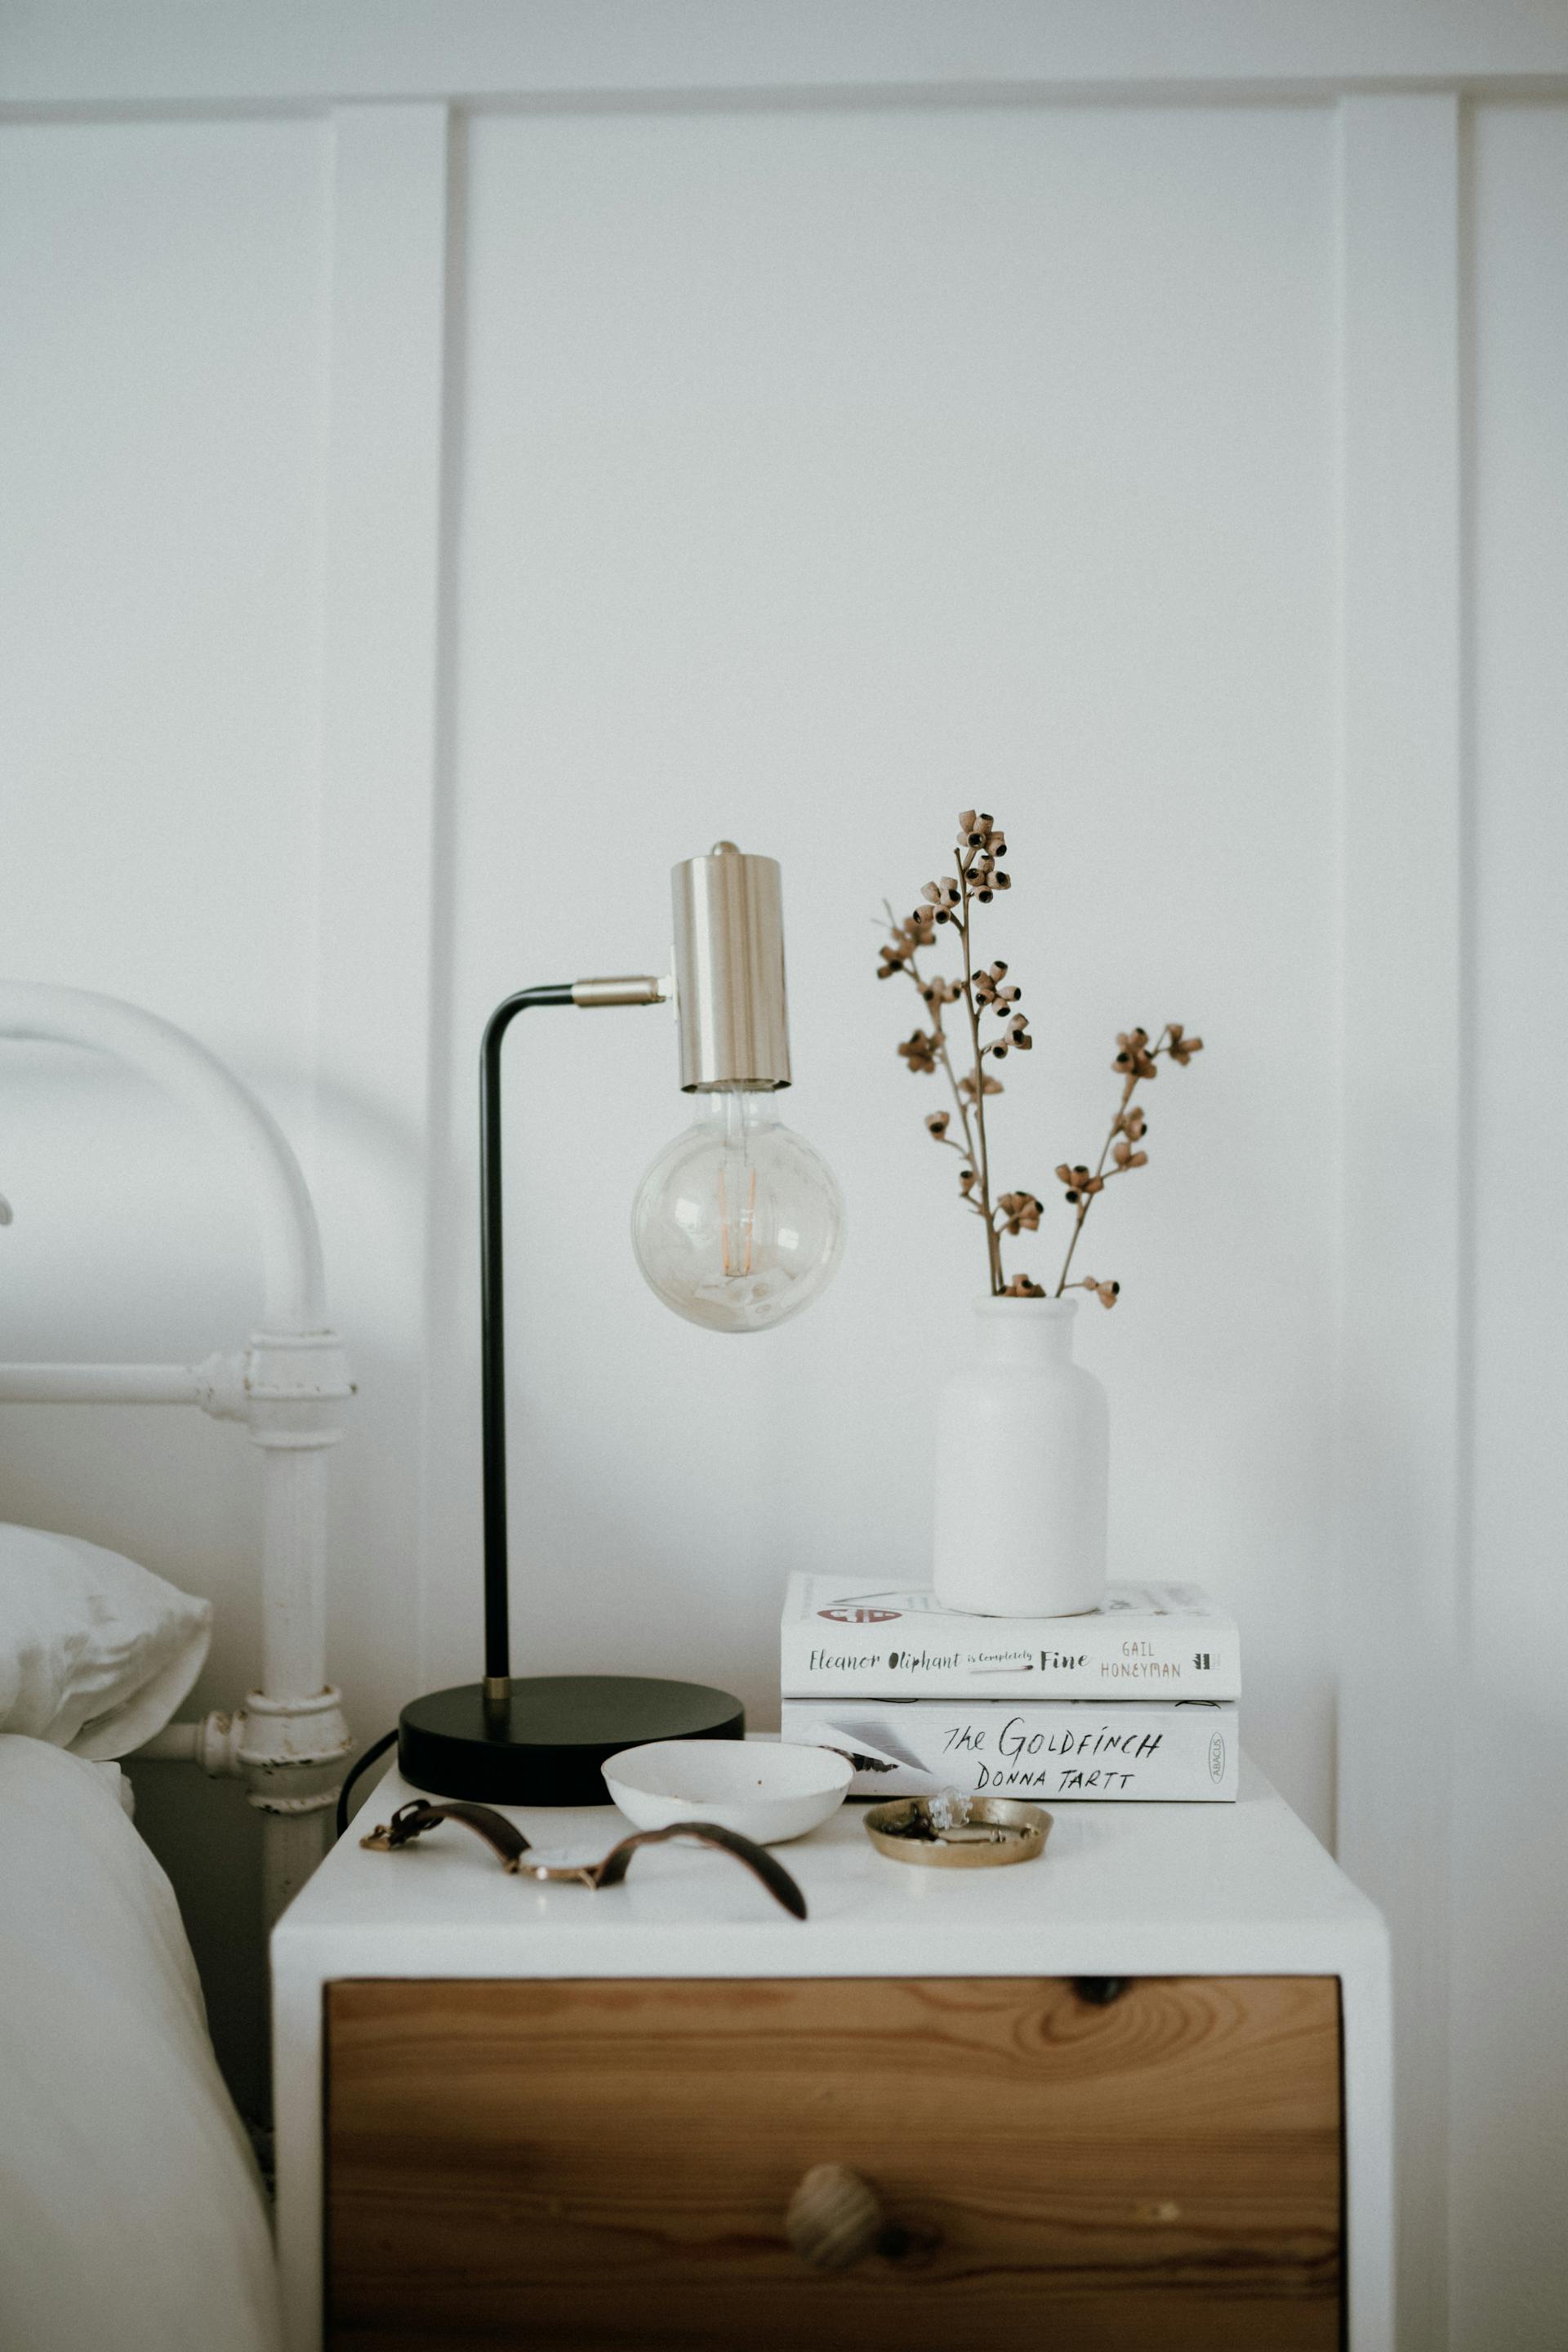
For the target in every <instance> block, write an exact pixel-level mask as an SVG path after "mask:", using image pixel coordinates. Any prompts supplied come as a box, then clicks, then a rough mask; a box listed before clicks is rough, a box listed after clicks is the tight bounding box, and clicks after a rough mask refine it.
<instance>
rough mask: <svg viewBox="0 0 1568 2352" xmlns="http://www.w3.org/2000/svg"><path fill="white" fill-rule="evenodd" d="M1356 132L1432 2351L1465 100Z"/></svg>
mask: <svg viewBox="0 0 1568 2352" xmlns="http://www.w3.org/2000/svg"><path fill="white" fill-rule="evenodd" d="M1340 141H1341V145H1340V164H1341V184H1340V196H1341V236H1342V244H1341V293H1342V314H1341V323H1342V350H1341V360H1342V386H1341V389H1342V482H1341V531H1342V558H1343V577H1342V842H1341V846H1342V925H1343V966H1342V975H1343V977H1342V987H1343V998H1342V1003H1343V1054H1344V1058H1343V1097H1342V1119H1343V1128H1342V1140H1343V1192H1342V1234H1343V1255H1342V1334H1341V1337H1342V1345H1341V1361H1340V1369H1341V1381H1340V1495H1339V1503H1340V1531H1341V1544H1340V1559H1339V1561H1338V1576H1337V1593H1336V1615H1337V1619H1338V1633H1339V1655H1340V1662H1341V1670H1342V1671H1341V1685H1340V1703H1339V1755H1338V1780H1339V1852H1340V1858H1341V1860H1342V1863H1343V1864H1344V1865H1345V1867H1346V1869H1347V1870H1348V1871H1349V1872H1350V1874H1351V1875H1352V1877H1353V1878H1354V1879H1355V1880H1356V1881H1357V1882H1358V1884H1360V1885H1363V1886H1364V1887H1365V1888H1366V1889H1367V1891H1368V1892H1369V1893H1370V1894H1371V1895H1373V1897H1374V1898H1375V1899H1376V1900H1377V1901H1378V1902H1379V1903H1380V1904H1381V1905H1382V1906H1383V1908H1384V1912H1385V1913H1386V1915H1387V1917H1388V1920H1389V1925H1390V1927H1391V1930H1392V1933H1393V1937H1394V1981H1395V2003H1394V2007H1395V2017H1396V2020H1397V2029H1398V2055H1397V2058H1396V2085H1397V2088H1396V2098H1397V2106H1398V2119H1399V2121H1398V2163H1399V2187H1400V2251H1399V2262H1398V2295H1399V2318H1400V2341H1401V2343H1402V2344H1404V2345H1405V2346H1408V2347H1417V2346H1418V2347H1422V2352H1436V2347H1441V2346H1443V2345H1445V2344H1446V2343H1447V2340H1448V2336H1447V2325H1448V2323H1447V2280H1446V2276H1445V2272H1444V2265H1443V2263H1442V2261H1441V2259H1440V2250H1441V2249H1443V2248H1444V2247H1445V2246H1446V2244H1447V2200H1448V2153H1447V2123H1448V2096H1447V2074H1446V2070H1445V2063H1444V2062H1443V2060H1442V2058H1441V2056H1440V2053H1445V2052H1446V2050H1447V2035H1448V2005H1449V1943H1450V1913H1451V1905H1452V1900H1453V1890H1452V1885H1451V1872H1452V1865H1451V1852H1452V1828H1453V1796H1452V1748H1451V1727H1452V1724H1453V1720H1454V1714H1453V1708H1454V1700H1455V1696H1456V1690H1457V1652H1458V1632H1459V1628H1460V1625H1461V1623H1462V1617H1463V1585H1464V1557H1463V1516H1462V1514H1463V1500H1464V1497H1463V1491H1462V1468H1461V1465H1462V1461H1463V1435H1462V1408H1463V1401H1464V1375H1463V1339H1464V1318H1463V1310H1462V1288H1463V1268H1464V1261H1463V1250H1464V1238H1463V1225H1462V1211H1463V1198H1462V1189H1463V1188H1462V1175H1461V1171H1462V1137H1463V1132H1464V1116H1463V1114H1464V1105H1463V1100H1462V1089H1463V1061H1462V1052H1461V1040H1462V1035H1463V1019H1462V1003H1461V990H1462V982H1463V978H1464V970H1463V964H1464V955H1463V843H1464V824H1463V789H1464V758H1463V709H1462V704H1463V686H1462V635H1463V614H1462V571H1461V562H1462V543H1461V542H1462V513H1463V489H1462V478H1461V477H1462V461H1461V415H1460V411H1461V380H1462V378H1461V283H1460V278H1461V239H1460V101H1459V100H1458V98H1457V97H1456V96H1453V95H1443V96H1411V97H1404V96H1400V97H1386V98H1385V97H1364V98H1363V97H1356V98H1349V99H1346V100H1343V101H1342V106H1341V110H1340ZM1353 2226H1354V2217H1353V2215H1352V2228H1353Z"/></svg>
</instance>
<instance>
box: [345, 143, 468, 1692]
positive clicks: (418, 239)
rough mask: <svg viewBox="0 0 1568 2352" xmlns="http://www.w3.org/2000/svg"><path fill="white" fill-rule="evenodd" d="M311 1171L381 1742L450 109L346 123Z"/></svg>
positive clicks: (412, 1245)
mask: <svg viewBox="0 0 1568 2352" xmlns="http://www.w3.org/2000/svg"><path fill="white" fill-rule="evenodd" d="M331 142H332V186H331V307H330V312H329V328H328V344H327V392H326V399H327V488H326V499H325V583H324V595H323V625H322V633H321V804H320V816H319V839H318V882H317V887H318V890H319V893H320V909H319V918H318V927H317V962H316V972H317V1000H316V1020H317V1034H316V1054H315V1085H316V1097H315V1104H314V1113H315V1124H316V1134H315V1138H314V1143H315V1151H314V1167H313V1172H314V1177H315V1181H316V1185H317V1191H318V1200H319V1203H320V1208H321V1225H322V1239H323V1244H324V1247H325V1250H326V1255H327V1264H328V1267H329V1271H330V1276H331V1296H332V1312H333V1314H334V1316H335V1317H336V1318H337V1320H338V1323H339V1326H340V1328H342V1329H343V1330H344V1331H345V1332H347V1333H349V1334H351V1335H352V1337H351V1341H350V1344H351V1347H352V1349H353V1363H354V1367H355V1370H356V1373H357V1376H358V1378H359V1381H360V1383H361V1387H362V1390H363V1393H364V1394H365V1396H366V1397H367V1398H370V1399H373V1400H374V1406H373V1410H374V1417H375V1418H374V1431H375V1435H374V1443H372V1444H365V1445H361V1446H357V1447H356V1446H353V1445H350V1446H349V1447H347V1448H346V1449H343V1450H342V1475H341V1476H340V1477H339V1479H338V1480H337V1483H336V1485H335V1486H334V1490H333V1512H334V1517H335V1521H336V1527H337V1541H338V1547H339V1556H340V1557H341V1558H342V1559H343V1560H344V1561H345V1562H347V1561H355V1562H362V1561H363V1563H365V1566H366V1569H367V1570H369V1573H368V1574H367V1575H366V1576H365V1577H364V1578H363V1579H362V1578H360V1577H356V1576H355V1575H354V1574H353V1572H352V1571H351V1572H350V1573H349V1574H348V1575H346V1576H344V1577H342V1578H341V1579H340V1580H338V1581H337V1582H336V1584H335V1585H334V1588H333V1596H332V1598H333V1608H334V1624H333V1654H334V1657H335V1658H337V1659H339V1660H341V1662H342V1663H341V1664H340V1665H339V1667H338V1672H339V1674H340V1675H342V1677H344V1678H345V1688H346V1690H347V1693H348V1696H349V1699H350V1703H351V1706H353V1707H354V1708H355V1709H356V1710H357V1711H356V1714H355V1717H354V1720H355V1722H356V1724H357V1727H358V1728H359V1730H360V1731H361V1733H362V1735H363V1737H364V1738H366V1739H369V1738H372V1737H374V1735H375V1734H376V1733H377V1732H379V1731H380V1730H382V1729H383V1728H384V1723H385V1721H386V1720H387V1718H388V1717H389V1713H390V1711H391V1709H392V1707H393V1706H394V1703H395V1699H396V1698H397V1697H398V1696H399V1695H400V1694H401V1695H404V1696H406V1695H407V1687H408V1680H409V1676H410V1675H411V1674H415V1675H416V1671H417V1660H418V1656H419V1635H418V1624H419V1615H420V1611H421V1608H422V1605H423V1596H424V1587H423V1582H422V1580H421V1578H420V1575H419V1572H418V1571H419V1563H420V1560H421V1558H422V1557H423V1546H424V1538H425V1533H426V1527H425V1520H424V1516H423V1515H424V1508H425V1496H424V1482H423V1479H422V1476H421V1469H420V1465H421V1460H422V1454H423V1450H424V1445H425V1421H424V1416H425V1395H426V1368H427V1361H428V1359H427V1352H426V1345H425V1338H426V1304H427V1294H426V1283H427V1270H428V1268H427V1256H428V1254H427V1246H426V1218H427V1214H428V1202H429V1185H428V1181H427V1154H428V1139H429V1134H430V1087H431V1083H432V1081H431V1070H430V1030H431V1020H432V1005H433V1003H434V1001H435V999H436V994H437V985H436V970H435V963H434V953H435V950H434V940H433V926H434V922H435V919H436V888H435V877H436V873H437V856H436V851H437V824H438V801H439V794H440V785H441V757H442V739H441V720H440V709H439V693H440V681H441V665H442V661H443V657H444V650H443V649H444V643H445V640H444V637H443V633H442V621H441V588H442V571H443V563H444V560H445V559H444V552H443V549H444V541H443V535H442V534H443V524H442V506H443V491H444V486H445V479H446V470H447V440H446V405H447V404H446V385H447V348H448V337H447V261H448V218H447V191H448V179H449V172H450V135H449V120H448V110H447V108H446V107H445V106H443V105H439V104H430V103H426V104H416V105H392V106H350V107H341V108H339V109H337V110H335V112H334V113H333V115H332V118H331Z"/></svg>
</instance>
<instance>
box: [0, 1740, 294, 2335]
mask: <svg viewBox="0 0 1568 2352" xmlns="http://www.w3.org/2000/svg"><path fill="white" fill-rule="evenodd" d="M280 2342H281V2336H280V2330H279V2317H278V2294H277V2284H276V2279H275V2274H274V2268H273V2255H272V2242H271V2235H270V2230H269V2227H268V2214H267V2209H266V2200H265V2198H264V2195H263V2192H262V2188H261V2183H260V2180H259V2178H258V2174H257V2170H256V2167H255V2163H254V2161H253V2159H252V2157H251V2152H250V2147H249V2143H248V2141H247V2137H246V2134H245V2131H244V2128H243V2126H242V2125H241V2123H240V2121H239V2118H238V2116H237V2114H236V2113H235V2110H234V2107H233V2105H232V2104H231V2103H230V2100H229V2097H228V2095H227V2092H226V2089H225V2087H224V2083H223V2079H222V2077H221V2075H220V2074H219V2073H218V2069H217V2062H216V2058H215V2057H214V2055H213V2048H212V2043H211V2042H210V2041H209V2040H208V2038H207V2032H206V2023H205V2013H204V2011H203V2006H202V1996H201V1990H200V1987H199V1985H198V1982H197V1979H196V1971H195V1962H194V1961H193V1959H192V1958H191V1951H190V1947H189V1945H188V1944H187V1943H186V1941H185V1934H184V1928H183V1927H182V1926H181V1924H180V1916H179V1912H178V1909H177V1907H176V1906H175V1902H174V1894H173V1891H172V1889H171V1888H170V1885H169V1883H168V1880H167V1879H166V1878H165V1877H164V1875H163V1872H162V1871H161V1870H160V1869H159V1867H158V1864H156V1863H155V1862H154V1860H153V1856H152V1854H151V1853H149V1852H148V1850H147V1848H146V1846H145V1845H143V1843H142V1840H141V1838H140V1837H139V1836H138V1835H137V1832H136V1831H135V1829H134V1828H133V1827H132V1823H131V1822H129V1821H128V1820H127V1819H126V1816H125V1814H124V1812H123V1811H121V1806H120V1804H119V1802H118V1801H117V1799H116V1796H115V1793H114V1790H113V1789H112V1787H111V1786H110V1784H109V1779H108V1776H107V1775H104V1774H102V1773H100V1770H99V1769H98V1768H97V1767H96V1766H95V1765H93V1764H91V1763H89V1762H87V1761H85V1760H84V1759H81V1758H79V1757H77V1756H72V1755H68V1754H67V1753H66V1752H65V1750H64V1749H63V1748H58V1747H51V1746H49V1745H47V1743H46V1742H45V1741H42V1740H39V1739H33V1738H20V1737H16V1736H13V1735H10V1734H0V2346H3V2347H5V2352H279V2345H280Z"/></svg>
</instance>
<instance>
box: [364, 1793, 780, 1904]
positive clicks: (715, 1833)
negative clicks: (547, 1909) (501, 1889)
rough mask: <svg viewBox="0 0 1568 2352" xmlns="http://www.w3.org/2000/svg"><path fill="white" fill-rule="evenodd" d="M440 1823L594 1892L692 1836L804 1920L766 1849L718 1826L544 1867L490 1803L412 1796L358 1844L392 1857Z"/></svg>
mask: <svg viewBox="0 0 1568 2352" xmlns="http://www.w3.org/2000/svg"><path fill="white" fill-rule="evenodd" d="M441 1822H459V1823H460V1824H461V1825H462V1827H463V1828H464V1829H469V1830H472V1831H474V1832H476V1834H477V1835H478V1836H479V1837H482V1838H483V1839H484V1841H485V1843H487V1844H488V1845H489V1846H490V1847H492V1848H493V1849H494V1851H495V1853H497V1854H499V1855H500V1861H501V1864H502V1866H503V1868H505V1869H507V1870H510V1871H512V1872H515V1873H518V1874H527V1875H531V1876H532V1877H535V1878H548V1879H575V1880H576V1881H577V1882H578V1884H579V1885H583V1886H589V1887H594V1888H595V1889H596V1888H598V1887H601V1886H618V1885H620V1883H621V1881H622V1879H623V1878H625V1876H626V1872H627V1870H628V1869H629V1868H630V1866H631V1859H632V1856H633V1854H634V1853H637V1850H638V1848H639V1847H641V1846H645V1845H663V1844H664V1843H665V1841H666V1840H667V1839H668V1838H693V1839H695V1840H697V1842H698V1843H700V1844H702V1845H710V1846H715V1847H717V1848H718V1850H719V1852H720V1853H728V1854H732V1855H733V1856H734V1858H735V1860H736V1861H737V1862H742V1863H744V1864H745V1865H746V1868H747V1869H748V1870H749V1871H750V1872H751V1873H752V1876H753V1877H754V1878H756V1879H757V1880H758V1881H759V1882H760V1883H761V1884H762V1885H763V1886H765V1887H766V1888H767V1891H768V1893H769V1894H770V1895H772V1896H773V1900H774V1902H775V1903H779V1904H781V1905H782V1906H783V1907H784V1910H786V1911H787V1912H788V1913H789V1915H790V1916H791V1918H793V1919H804V1918H805V1895H803V1894H802V1893H801V1891H800V1888H799V1887H798V1886H797V1885H795V1880H794V1879H793V1878H792V1877H791V1876H790V1874H789V1873H788V1871H787V1870H785V1869H784V1865H783V1864H782V1863H777V1862H775V1861H774V1860H773V1855H772V1854H771V1853H769V1852H768V1851H767V1849H766V1847H765V1846H760V1845H757V1844H755V1843H753V1842H752V1839H750V1838H749V1837H742V1836H741V1834H740V1832H738V1831H736V1830H727V1829H723V1828H721V1826H720V1824H719V1823H718V1822H670V1824H669V1826H668V1829H662V1830H637V1831H634V1832H633V1833H632V1835H631V1836H630V1837H626V1838H622V1839H621V1840H620V1842H619V1843H618V1844H616V1845H613V1846H612V1847H611V1848H610V1851H609V1853H607V1854H606V1855H605V1859H604V1860H603V1862H599V1863H584V1864H575V1863H545V1862H539V1861H535V1860H533V1859H531V1854H532V1848H531V1846H530V1844H529V1843H528V1840H527V1839H526V1838H525V1837H524V1836H523V1833H522V1832H521V1830H520V1829H519V1828H517V1826H516V1825H515V1823H513V1822H509V1821H508V1820H507V1818H506V1815H505V1814H504V1813H498V1812H497V1811H496V1810H495V1808H494V1807H493V1806H492V1805H474V1804H468V1803H467V1802H463V1801H457V1802H453V1803H451V1804H442V1805H433V1804H431V1803H430V1802H429V1801H428V1800H427V1799H426V1798H424V1797H415V1798H413V1799H411V1800H410V1801H409V1802H408V1803H407V1804H405V1805H399V1807H398V1809H397V1811H395V1813H394V1814H393V1816H392V1819H391V1821H390V1822H382V1823H381V1824H380V1825H379V1827H377V1828H376V1829H374V1830H373V1831H372V1832H371V1833H370V1835H369V1836H368V1837H363V1838H361V1840H360V1843H361V1845H363V1846H368V1847H369V1848H370V1849H371V1851H372V1852H373V1853H392V1852H394V1851H395V1848H396V1847H398V1846H400V1845H411V1844H412V1843H413V1842H414V1840H415V1839H416V1837H422V1836H423V1835H424V1833H425V1832H426V1830H433V1829H435V1828H437V1826H438V1825H439V1824H440V1823H441Z"/></svg>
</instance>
